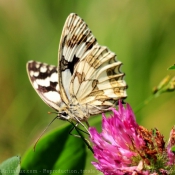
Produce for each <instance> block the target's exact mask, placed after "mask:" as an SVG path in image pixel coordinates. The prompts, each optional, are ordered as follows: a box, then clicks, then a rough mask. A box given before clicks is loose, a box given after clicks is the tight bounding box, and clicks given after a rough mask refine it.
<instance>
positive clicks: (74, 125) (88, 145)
mask: <svg viewBox="0 0 175 175" xmlns="http://www.w3.org/2000/svg"><path fill="white" fill-rule="evenodd" d="M70 123H71V124H72V125H73V128H72V129H71V130H70V132H69V134H70V135H73V136H75V137H78V138H81V139H82V140H83V141H84V143H85V144H86V145H87V147H88V148H89V149H90V150H91V151H92V153H94V151H93V149H92V147H91V145H90V142H89V141H88V140H87V139H86V138H85V137H84V136H83V134H82V133H81V132H84V133H86V132H85V131H83V130H82V129H80V128H78V124H79V122H77V123H76V124H74V123H73V122H70ZM74 129H76V131H77V132H78V134H79V135H75V134H72V131H73V130H74ZM80 131H81V132H80ZM86 134H88V133H86Z"/></svg>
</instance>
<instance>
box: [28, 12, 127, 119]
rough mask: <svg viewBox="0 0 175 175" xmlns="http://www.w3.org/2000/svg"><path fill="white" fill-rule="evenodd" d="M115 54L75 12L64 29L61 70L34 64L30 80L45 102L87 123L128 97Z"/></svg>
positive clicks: (31, 68) (60, 111) (37, 63)
mask: <svg viewBox="0 0 175 175" xmlns="http://www.w3.org/2000/svg"><path fill="white" fill-rule="evenodd" d="M121 64H122V63H121V62H120V61H118V60H117V59H116V55H115V53H113V52H111V51H110V50H109V49H108V48H107V47H105V46H100V45H99V44H98V43H97V40H96V38H95V37H94V36H93V34H92V32H91V31H90V29H89V28H88V26H87V24H86V23H85V22H84V21H83V20H82V19H81V18H80V17H79V16H78V15H76V14H74V13H71V14H70V15H69V16H68V18H67V20H66V22H65V25H64V27H63V31H62V35H61V39H60V45H59V50H58V67H55V66H50V65H47V64H44V63H39V62H35V61H30V62H28V64H27V71H28V75H29V79H30V81H31V83H32V85H33V87H34V89H35V90H36V92H37V93H38V94H39V96H40V97H41V98H42V99H43V101H44V102H45V103H46V104H47V105H49V106H50V107H52V108H54V109H55V110H56V111H58V113H59V114H61V113H63V112H64V116H63V115H62V117H63V118H64V119H65V117H66V118H67V119H73V120H76V121H86V120H87V119H88V118H89V117H90V116H91V115H94V114H99V113H102V112H104V111H106V110H109V108H110V107H113V106H115V104H116V103H117V102H118V100H119V99H124V98H126V97H127V94H126V88H127V85H126V83H125V81H124V80H123V77H124V73H121V72H120V66H121ZM60 118H61V117H60Z"/></svg>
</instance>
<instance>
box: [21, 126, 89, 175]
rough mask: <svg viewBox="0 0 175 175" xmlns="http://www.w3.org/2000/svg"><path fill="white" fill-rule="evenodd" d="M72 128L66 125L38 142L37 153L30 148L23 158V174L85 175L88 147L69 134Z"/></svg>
mask: <svg viewBox="0 0 175 175" xmlns="http://www.w3.org/2000/svg"><path fill="white" fill-rule="evenodd" d="M71 128H72V126H71V125H69V126H67V125H65V126H64V127H62V128H58V129H56V130H54V131H52V132H50V133H49V134H47V135H46V136H45V137H43V138H42V139H41V140H40V141H39V142H38V145H37V146H36V151H35V152H34V151H33V148H30V149H29V150H28V151H27V153H26V154H25V155H24V157H23V158H22V165H21V166H22V170H21V174H25V175H27V174H33V175H34V174H37V175H38V174H45V175H47V174H59V175H61V174H64V175H65V174H74V173H78V174H80V175H81V174H83V173H82V170H83V169H84V166H85V161H86V146H85V144H84V142H83V141H82V140H81V139H79V138H76V137H74V136H71V135H70V134H69V131H70V130H71ZM73 171H74V172H73Z"/></svg>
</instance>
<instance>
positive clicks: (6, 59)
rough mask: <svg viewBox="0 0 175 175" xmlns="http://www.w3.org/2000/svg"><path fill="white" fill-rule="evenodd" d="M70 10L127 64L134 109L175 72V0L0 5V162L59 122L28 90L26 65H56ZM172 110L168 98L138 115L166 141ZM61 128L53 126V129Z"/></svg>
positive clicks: (174, 100)
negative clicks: (168, 69)
mask: <svg viewBox="0 0 175 175" xmlns="http://www.w3.org/2000/svg"><path fill="white" fill-rule="evenodd" d="M71 12H75V13H77V14H78V15H79V16H80V17H82V18H83V19H84V20H85V21H86V23H87V24H88V26H89V27H90V29H91V30H92V32H93V34H94V35H95V36H96V38H97V40H98V42H99V43H100V44H101V45H106V46H108V47H109V48H110V50H112V51H113V52H115V53H116V54H117V56H118V59H119V60H120V61H122V62H123V66H122V71H123V72H125V73H126V76H125V80H126V81H127V84H128V86H129V88H128V91H127V93H128V98H127V100H126V102H128V103H130V105H131V106H132V107H133V108H134V107H137V105H139V104H140V103H141V102H142V101H143V100H145V99H146V98H147V97H149V95H150V94H151V90H152V88H153V87H154V86H156V85H157V84H158V83H159V82H160V81H161V79H162V78H163V77H164V76H165V75H167V74H171V75H174V74H175V71H167V68H168V67H169V66H170V65H172V64H174V63H175V2H174V3H173V1H170V0H168V1H163V0H159V1H158V0H154V1H149V0H142V1H139V0H121V1H119V0H118V1H117V0H108V1H106V0H94V1H92V0H91V1H81V0H76V1H75V0H50V1H49V0H37V1H36V0H25V1H24V0H0V59H1V62H0V94H1V95H0V162H1V161H3V160H4V159H6V158H8V157H11V156H14V155H17V154H18V155H23V153H24V152H25V151H26V150H27V149H28V147H29V146H31V145H32V144H33V143H34V141H35V139H36V138H37V137H38V135H39V134H40V133H41V131H42V130H43V129H44V128H45V126H46V125H47V124H48V123H49V122H50V121H51V119H52V118H53V117H54V115H48V114H47V112H48V111H52V110H51V109H50V108H49V107H47V106H46V105H45V104H44V102H42V100H41V99H40V98H39V96H38V95H37V94H36V93H35V91H34V90H33V88H32V86H31V85H30V82H29V80H28V77H27V73H26V62H27V61H29V60H36V61H40V62H46V63H49V64H55V65H56V64H57V52H58V44H59V39H60V36H61V31H62V27H63V25H64V22H65V20H66V17H67V16H68V15H69V14H70V13H71ZM174 106H175V93H174V92H173V93H167V94H163V95H161V96H160V97H159V98H157V99H154V100H153V101H152V102H151V103H150V104H148V105H147V106H145V107H144V108H143V109H142V110H141V111H140V112H139V113H137V115H136V117H137V120H138V122H139V124H141V125H143V126H145V127H147V128H149V129H150V128H154V127H156V128H158V129H159V130H160V131H161V132H162V133H163V134H164V135H165V138H166V139H168V136H169V131H170V129H171V127H172V126H173V125H174V124H175V107H174ZM62 124H63V122H62V121H55V122H54V123H53V125H52V126H51V127H50V128H49V130H52V129H53V128H55V127H59V126H60V125H62ZM60 144H61V141H60ZM89 163H90V162H89Z"/></svg>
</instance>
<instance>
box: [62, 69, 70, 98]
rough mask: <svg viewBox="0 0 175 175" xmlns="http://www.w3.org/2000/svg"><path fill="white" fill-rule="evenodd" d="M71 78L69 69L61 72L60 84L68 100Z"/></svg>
mask: <svg viewBox="0 0 175 175" xmlns="http://www.w3.org/2000/svg"><path fill="white" fill-rule="evenodd" d="M71 76H72V75H71V72H70V70H69V69H66V70H65V71H63V72H62V83H63V87H64V88H65V89H64V90H65V91H66V94H67V97H68V99H69V98H70V93H69V86H70V81H71V79H70V77H71Z"/></svg>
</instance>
